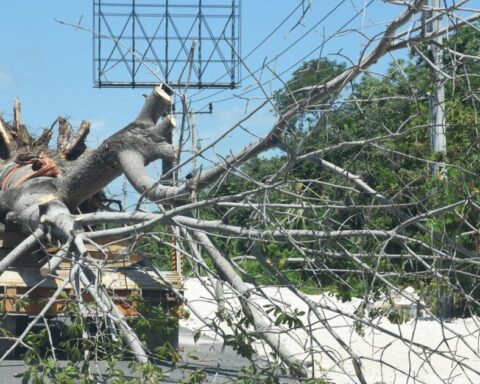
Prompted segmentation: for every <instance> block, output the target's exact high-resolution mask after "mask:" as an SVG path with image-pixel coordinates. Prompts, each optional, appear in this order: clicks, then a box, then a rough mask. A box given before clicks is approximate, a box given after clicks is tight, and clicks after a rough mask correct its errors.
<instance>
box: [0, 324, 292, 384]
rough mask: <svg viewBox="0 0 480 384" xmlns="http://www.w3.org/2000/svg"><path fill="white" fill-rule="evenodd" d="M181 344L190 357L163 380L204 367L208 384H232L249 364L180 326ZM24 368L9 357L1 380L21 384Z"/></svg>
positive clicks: (125, 366) (167, 369) (1, 367)
mask: <svg viewBox="0 0 480 384" xmlns="http://www.w3.org/2000/svg"><path fill="white" fill-rule="evenodd" d="M180 346H181V347H183V350H184V352H183V354H184V356H185V359H186V360H187V361H186V362H184V363H181V364H179V365H178V367H177V368H176V369H172V367H171V366H170V365H167V364H165V365H163V366H162V369H163V370H164V372H165V373H166V374H167V377H166V378H165V379H164V380H163V382H164V383H178V382H179V381H180V380H181V379H182V378H184V377H187V376H189V375H190V374H191V373H192V372H194V371H195V370H197V369H203V370H204V372H205V373H206V374H207V375H208V378H207V381H206V382H207V383H215V384H217V383H218V384H222V383H229V382H232V381H233V380H235V379H236V378H237V377H238V375H239V373H240V370H241V369H242V367H244V366H248V365H249V363H248V360H246V359H242V358H241V357H239V356H238V355H237V354H236V353H235V352H234V351H233V350H232V349H231V348H229V347H226V348H224V349H223V350H222V342H221V340H214V339H212V338H211V337H208V336H205V335H202V336H201V337H200V339H199V340H198V341H197V343H194V341H193V336H192V332H191V331H190V330H188V329H185V328H181V329H180ZM192 350H196V355H197V356H198V358H199V360H191V359H188V358H187V355H188V353H189V352H190V351H192ZM119 368H121V369H123V370H124V372H126V373H127V372H128V362H120V363H119ZM23 370H24V364H23V361H21V360H7V361H4V362H3V363H1V365H0V383H1V384H18V383H21V377H20V376H19V374H20V373H21V372H22V371H23ZM280 382H281V383H294V382H295V381H293V380H288V379H283V380H281V381H280Z"/></svg>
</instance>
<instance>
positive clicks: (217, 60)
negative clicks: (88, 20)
mask: <svg viewBox="0 0 480 384" xmlns="http://www.w3.org/2000/svg"><path fill="white" fill-rule="evenodd" d="M240 1H241V0H197V1H195V0H187V1H182V0H177V1H170V0H163V1H154V0H144V1H141V2H140V1H136V0H117V1H114V2H107V1H102V0H94V1H93V20H94V21H93V23H94V26H93V30H94V32H95V34H94V43H93V51H94V52H93V60H94V76H93V77H94V85H95V86H96V87H151V86H152V85H154V84H158V83H159V82H165V83H168V84H169V85H170V86H173V87H182V86H185V85H187V84H188V86H189V87H195V88H235V87H236V86H238V83H239V79H240V65H239V64H240V48H241V44H240V27H241V22H240V21H241V12H240V10H241V7H240Z"/></svg>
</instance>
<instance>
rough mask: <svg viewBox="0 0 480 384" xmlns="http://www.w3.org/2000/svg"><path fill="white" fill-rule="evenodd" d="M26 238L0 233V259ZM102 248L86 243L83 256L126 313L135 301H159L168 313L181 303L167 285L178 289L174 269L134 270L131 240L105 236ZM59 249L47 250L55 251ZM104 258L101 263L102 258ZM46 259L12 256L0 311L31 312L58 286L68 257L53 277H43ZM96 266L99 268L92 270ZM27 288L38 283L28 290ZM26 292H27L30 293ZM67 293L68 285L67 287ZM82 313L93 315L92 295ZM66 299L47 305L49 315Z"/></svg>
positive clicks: (132, 312)
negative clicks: (157, 270) (161, 270)
mask: <svg viewBox="0 0 480 384" xmlns="http://www.w3.org/2000/svg"><path fill="white" fill-rule="evenodd" d="M24 238H25V236H23V235H21V234H18V233H15V232H0V259H1V258H2V257H4V256H5V255H6V254H8V252H9V251H10V250H11V249H13V248H14V247H15V246H16V245H18V244H19V243H20V242H21V241H22V240H23V239H24ZM100 246H101V249H98V248H96V247H95V246H93V245H91V244H87V245H86V247H87V250H88V251H89V256H88V258H90V259H91V261H92V263H91V265H92V266H93V267H92V268H93V271H94V273H96V272H98V270H99V269H100V270H101V273H99V274H98V276H99V278H100V281H99V283H100V284H102V285H103V286H104V287H105V288H106V289H107V290H108V291H109V292H110V294H111V295H112V297H113V298H114V303H115V305H116V307H117V308H118V309H119V311H120V312H121V313H123V314H124V315H125V316H136V315H137V314H138V313H137V307H138V300H142V301H146V302H149V303H151V304H153V305H163V306H164V307H165V308H166V309H168V310H170V311H171V312H181V311H177V310H178V308H179V307H180V303H179V301H178V300H177V299H176V298H175V296H174V295H173V293H172V290H171V288H175V289H178V290H182V289H183V287H182V284H183V281H182V276H180V275H179V274H178V273H177V272H170V271H165V272H160V277H159V276H158V275H157V274H155V273H154V272H153V271H148V270H145V269H142V268H138V267H137V266H138V265H139V264H138V262H139V261H140V257H139V255H137V254H136V253H134V252H130V251H129V246H130V243H129V242H127V241H124V240H121V239H120V240H119V239H118V238H117V239H115V238H110V239H105V240H103V241H102V243H101V244H100ZM58 250H59V248H58V247H57V248H56V247H52V248H49V249H48V253H49V254H55V253H56V252H57V251H58ZM102 260H103V262H102ZM46 261H47V257H46V256H45V253H44V252H43V251H41V250H37V251H34V252H33V253H32V254H28V255H25V256H23V257H22V258H20V259H19V260H17V261H16V262H15V263H14V265H12V266H11V267H10V268H9V269H7V270H6V271H5V272H3V273H2V274H1V275H0V309H1V310H3V312H7V313H11V314H29V315H36V314H38V313H39V312H40V310H41V309H42V308H43V305H44V304H45V303H46V302H47V301H48V299H49V298H50V297H51V296H52V294H53V292H55V290H56V289H57V287H58V285H60V284H61V283H62V282H63V279H64V278H68V275H69V273H70V267H71V265H70V261H64V262H62V263H61V264H60V266H59V267H58V268H57V270H56V272H55V273H56V275H57V276H58V278H48V279H44V278H43V277H42V276H41V275H40V269H39V267H40V266H41V265H43V264H44V263H45V262H46ZM95 265H98V266H99V267H98V268H97V269H96V267H95ZM32 287H37V288H35V289H34V290H31V288H32ZM30 290H31V292H30ZM65 294H66V296H67V297H72V295H73V287H72V286H70V285H67V287H66V289H65ZM84 301H85V303H86V305H85V310H86V311H94V312H95V313H85V314H84V315H86V316H93V315H95V316H97V315H99V313H97V311H98V308H96V307H95V306H93V305H92V299H91V298H90V297H89V296H88V295H85V297H84ZM66 303H67V300H66V299H59V300H58V301H57V302H56V303H55V304H54V305H53V306H52V308H51V310H50V312H49V315H59V314H61V313H62V312H63V311H64V310H65V305H66Z"/></svg>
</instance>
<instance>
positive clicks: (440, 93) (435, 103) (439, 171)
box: [430, 0, 447, 179]
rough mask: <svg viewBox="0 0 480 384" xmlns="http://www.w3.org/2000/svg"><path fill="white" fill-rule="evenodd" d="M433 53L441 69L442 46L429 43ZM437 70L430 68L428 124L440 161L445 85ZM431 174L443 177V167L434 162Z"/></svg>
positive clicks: (435, 6) (435, 12) (444, 149)
mask: <svg viewBox="0 0 480 384" xmlns="http://www.w3.org/2000/svg"><path fill="white" fill-rule="evenodd" d="M432 7H433V12H432V17H433V16H435V15H438V14H439V13H440V11H439V8H440V0H432ZM440 20H441V18H440V17H439V18H437V19H435V20H434V21H432V23H431V29H432V32H436V31H438V30H439V29H440ZM434 41H435V42H436V43H439V44H442V37H441V36H438V37H436V38H435V39H434ZM430 49H431V51H432V55H433V63H434V64H435V66H436V67H437V69H439V70H441V71H443V51H442V48H441V47H440V46H438V45H436V44H432V45H431V48H430ZM439 70H436V69H432V71H433V78H434V93H433V96H432V97H431V101H430V112H431V125H430V140H431V146H432V151H433V153H434V154H436V155H437V157H436V158H437V159H438V160H440V161H442V162H443V161H444V160H445V154H446V153H447V139H446V134H445V131H446V127H445V85H444V77H443V75H442V74H441V73H440V71H439ZM432 174H433V176H434V177H438V178H440V179H444V178H445V167H444V166H442V165H440V164H434V165H433V167H432Z"/></svg>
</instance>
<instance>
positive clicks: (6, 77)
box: [0, 68, 14, 88]
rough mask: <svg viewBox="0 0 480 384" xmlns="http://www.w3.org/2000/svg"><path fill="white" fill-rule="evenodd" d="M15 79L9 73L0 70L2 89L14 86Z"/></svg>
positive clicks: (0, 85)
mask: <svg viewBox="0 0 480 384" xmlns="http://www.w3.org/2000/svg"><path fill="white" fill-rule="evenodd" d="M13 83H14V81H13V77H12V75H10V74H9V73H8V72H7V71H5V70H4V69H2V68H0V88H7V87H11V86H12V85H13Z"/></svg>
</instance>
